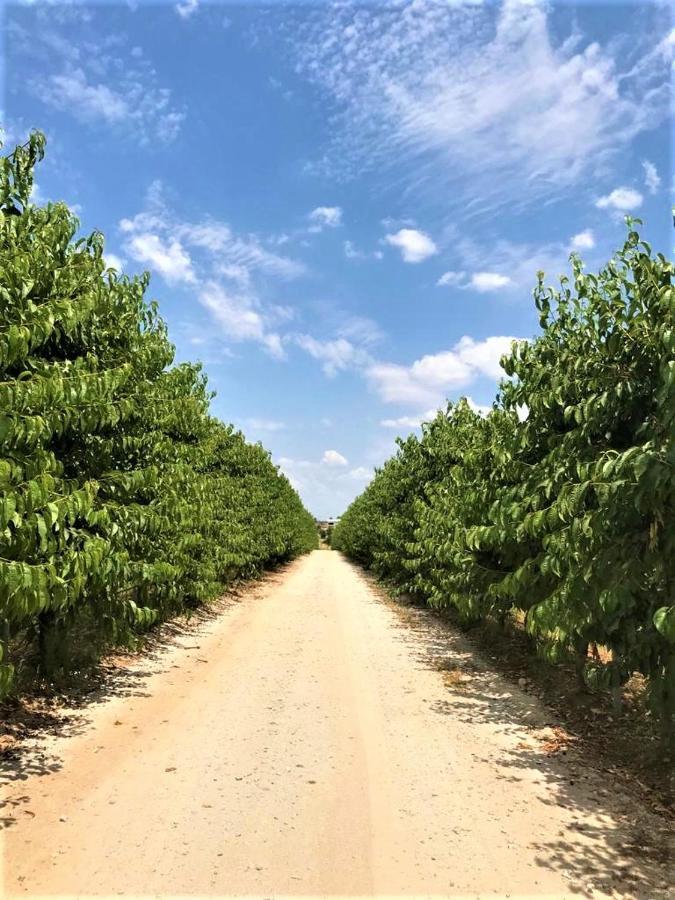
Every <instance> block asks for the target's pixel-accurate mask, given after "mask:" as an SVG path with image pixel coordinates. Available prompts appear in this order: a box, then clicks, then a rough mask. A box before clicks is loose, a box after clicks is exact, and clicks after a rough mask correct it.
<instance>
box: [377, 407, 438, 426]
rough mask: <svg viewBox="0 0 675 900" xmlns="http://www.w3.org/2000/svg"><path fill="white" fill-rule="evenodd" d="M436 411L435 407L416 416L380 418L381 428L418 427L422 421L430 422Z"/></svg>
mask: <svg viewBox="0 0 675 900" xmlns="http://www.w3.org/2000/svg"><path fill="white" fill-rule="evenodd" d="M436 413H437V410H436V409H429V410H427V411H426V412H424V413H421V414H420V415H416V416H399V417H398V418H396V419H382V420H381V422H380V425H382V427H383V428H396V429H403V428H408V429H413V428H419V427H420V425H421V424H422V422H431V420H432V419H435V418H436Z"/></svg>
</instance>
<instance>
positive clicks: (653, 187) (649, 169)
mask: <svg viewBox="0 0 675 900" xmlns="http://www.w3.org/2000/svg"><path fill="white" fill-rule="evenodd" d="M642 168H643V169H644V173H645V187H646V188H647V190H648V191H649V193H650V194H655V193H656V192H657V191H658V189H659V188H660V186H661V176H660V175H659V173H658V172H657V170H656V166H655V165H654V163H653V162H650V161H649V160H648V159H643V160H642Z"/></svg>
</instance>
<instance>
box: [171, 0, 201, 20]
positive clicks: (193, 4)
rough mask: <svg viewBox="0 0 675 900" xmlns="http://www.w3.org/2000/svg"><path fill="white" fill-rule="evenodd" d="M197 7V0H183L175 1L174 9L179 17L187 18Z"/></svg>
mask: <svg viewBox="0 0 675 900" xmlns="http://www.w3.org/2000/svg"><path fill="white" fill-rule="evenodd" d="M198 8H199V0H184V2H183V3H177V4H176V6H175V7H174V9H175V10H176V12H177V13H178V15H179V16H180V17H181V19H189V18H190V16H192V15H194V13H196V12H197V9H198Z"/></svg>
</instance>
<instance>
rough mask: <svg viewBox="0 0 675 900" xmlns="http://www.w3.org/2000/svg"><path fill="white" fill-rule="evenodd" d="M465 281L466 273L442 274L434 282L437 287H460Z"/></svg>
mask: <svg viewBox="0 0 675 900" xmlns="http://www.w3.org/2000/svg"><path fill="white" fill-rule="evenodd" d="M465 281H466V272H443V274H442V275H441V277H440V278H439V279H438V281H437V282H436V285H437V287H461V286H462V285H463V284H464V283H465Z"/></svg>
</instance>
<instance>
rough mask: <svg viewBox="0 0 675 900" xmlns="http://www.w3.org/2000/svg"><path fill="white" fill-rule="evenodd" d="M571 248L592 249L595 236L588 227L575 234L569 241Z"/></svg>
mask: <svg viewBox="0 0 675 900" xmlns="http://www.w3.org/2000/svg"><path fill="white" fill-rule="evenodd" d="M570 247H571V249H572V250H592V249H593V247H595V237H594V236H593V232H592V231H591V229H590V228H587V229H586V230H585V231H580V232H579V234H575V235H574V237H573V238H572V240H571V241H570Z"/></svg>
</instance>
